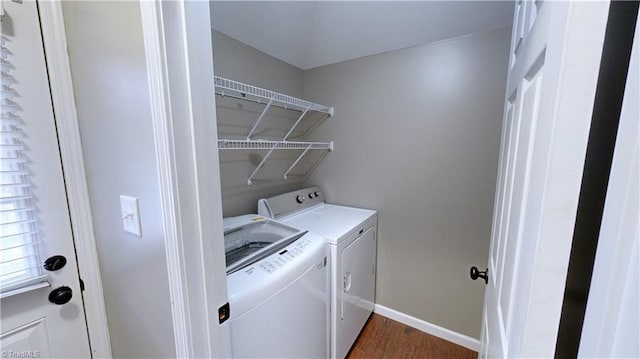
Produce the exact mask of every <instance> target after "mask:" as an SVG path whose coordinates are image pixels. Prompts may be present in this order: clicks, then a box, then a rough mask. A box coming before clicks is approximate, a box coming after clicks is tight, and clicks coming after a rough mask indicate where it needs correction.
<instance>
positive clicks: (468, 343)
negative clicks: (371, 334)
mask: <svg viewBox="0 0 640 359" xmlns="http://www.w3.org/2000/svg"><path fill="white" fill-rule="evenodd" d="M373 311H374V312H375V313H377V314H380V315H382V316H383V317H387V318H389V319H393V320H395V321H397V322H400V323H402V324H405V325H408V326H410V327H412V328H415V329H418V330H420V331H422V332H425V333H427V334H431V335H433V336H435V337H438V338H442V339H444V340H447V341H450V342H452V343H455V344H458V345H460V346H463V347H465V348H468V349H471V350H473V351H476V352H478V351H480V341H479V340H478V339H475V338H471V337H469V336H466V335H464V334H460V333H456V332H454V331H452V330H449V329H446V328H443V327H440V326H437V325H435V324H431V323H429V322H425V321H424V320H422V319H418V318H416V317H412V316H410V315H408V314H405V313H402V312H398V311H397V310H394V309H391V308H387V307H385V306H383V305H380V304H376V305H375V307H374V309H373Z"/></svg>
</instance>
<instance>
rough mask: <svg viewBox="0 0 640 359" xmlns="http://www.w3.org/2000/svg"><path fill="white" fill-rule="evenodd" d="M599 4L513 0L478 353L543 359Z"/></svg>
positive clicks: (563, 254) (572, 207) (600, 20)
mask: <svg viewBox="0 0 640 359" xmlns="http://www.w3.org/2000/svg"><path fill="white" fill-rule="evenodd" d="M608 9H609V3H608V2H606V1H603V2H555V1H531V0H528V1H522V0H520V1H517V2H516V4H515V13H514V24H513V35H512V43H511V50H510V54H509V56H510V61H509V76H508V81H507V92H506V100H505V110H504V125H503V132H502V145H501V153H500V165H499V173H498V184H497V188H496V199H495V206H494V207H495V209H494V216H493V230H492V239H491V249H490V253H489V260H488V274H489V281H488V284H487V289H486V293H485V309H484V316H483V323H482V325H483V328H482V337H481V351H480V356H481V357H485V358H486V357H490V358H505V357H509V358H514V357H545V358H549V357H553V356H554V350H555V341H556V336H557V331H558V324H559V320H560V312H561V308H562V300H563V295H564V284H565V278H566V274H567V266H568V262H569V253H570V249H571V242H572V236H573V227H574V223H575V217H576V211H577V206H578V197H579V192H580V183H581V178H582V170H583V164H584V158H585V153H586V145H587V140H588V135H589V127H590V121H591V114H592V109H593V99H594V97H595V88H596V83H597V77H598V69H599V64H600V57H601V54H602V44H603V41H604V31H605V27H606V21H607V15H608Z"/></svg>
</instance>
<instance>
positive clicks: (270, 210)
mask: <svg viewBox="0 0 640 359" xmlns="http://www.w3.org/2000/svg"><path fill="white" fill-rule="evenodd" d="M319 203H324V194H323V193H322V190H320V187H318V186H313V187H307V188H303V189H299V190H297V191H292V192H288V193H283V194H281V195H278V196H275V197H271V198H268V199H264V198H263V199H260V200H258V214H260V215H261V216H264V217H267V218H280V217H282V216H286V215H287V214H289V213H291V212H294V211H300V210H303V209H305V208H308V207H312V206H315V205H316V204H319Z"/></svg>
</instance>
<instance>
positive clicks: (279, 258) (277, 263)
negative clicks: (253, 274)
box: [256, 238, 311, 274]
mask: <svg viewBox="0 0 640 359" xmlns="http://www.w3.org/2000/svg"><path fill="white" fill-rule="evenodd" d="M309 243H311V239H305V238H300V239H298V240H297V241H295V242H294V243H293V244H291V245H289V246H288V247H287V248H285V249H283V250H281V251H280V252H278V254H277V255H275V256H274V255H272V256H270V257H268V258H265V259H263V260H261V261H260V262H258V263H256V264H257V267H258V268H260V269H262V270H263V271H265V272H267V273H269V274H271V273H273V272H275V271H277V270H278V269H280V268H282V267H284V266H285V265H286V264H287V263H289V262H291V261H292V260H293V259H294V258H296V257H297V256H299V255H301V254H302V253H304V250H305V248H306V247H307V246H308V245H309Z"/></svg>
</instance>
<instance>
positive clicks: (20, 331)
mask: <svg viewBox="0 0 640 359" xmlns="http://www.w3.org/2000/svg"><path fill="white" fill-rule="evenodd" d="M0 6H3V8H4V16H3V18H2V38H1V45H2V48H1V51H2V54H1V56H2V110H1V112H2V120H1V121H2V122H1V124H2V146H1V147H0V148H1V149H2V172H1V181H2V182H1V185H2V191H1V194H2V198H1V206H2V207H1V212H0V214H1V216H2V218H1V220H2V222H1V228H2V232H1V234H0V237H1V240H2V242H1V243H0V246H1V247H0V249H1V252H0V259H1V260H2V262H1V267H0V268H1V269H2V271H1V272H0V274H1V277H0V278H1V279H0V284H1V285H2V290H1V297H2V299H1V310H0V312H1V320H2V333H1V334H0V351H2V357H5V358H27V357H28V358H37V357H60V358H62V357H64V358H71V357H85V358H86V357H90V356H91V353H90V350H89V340H88V335H87V326H86V321H85V316H84V308H83V302H82V294H81V291H80V279H79V277H78V268H77V263H76V259H75V251H74V246H73V238H72V233H71V223H70V219H69V210H68V207H67V199H66V194H65V187H64V179H63V174H62V166H61V161H60V154H59V149H58V142H57V135H56V128H55V123H54V117H53V108H52V104H51V96H50V93H49V82H48V77H47V68H46V63H45V57H44V52H43V45H42V37H41V32H40V23H39V16H38V7H37V3H36V2H35V1H20V2H14V1H2V2H1V3H0ZM53 256H59V257H56V258H54V259H52V260H50V261H48V262H47V263H48V265H47V266H44V265H43V263H44V261H45V260H46V259H48V258H50V257H53ZM63 258H64V259H63ZM45 267H46V268H45ZM54 302H55V303H54Z"/></svg>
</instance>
